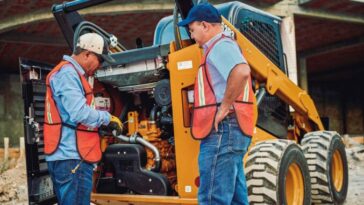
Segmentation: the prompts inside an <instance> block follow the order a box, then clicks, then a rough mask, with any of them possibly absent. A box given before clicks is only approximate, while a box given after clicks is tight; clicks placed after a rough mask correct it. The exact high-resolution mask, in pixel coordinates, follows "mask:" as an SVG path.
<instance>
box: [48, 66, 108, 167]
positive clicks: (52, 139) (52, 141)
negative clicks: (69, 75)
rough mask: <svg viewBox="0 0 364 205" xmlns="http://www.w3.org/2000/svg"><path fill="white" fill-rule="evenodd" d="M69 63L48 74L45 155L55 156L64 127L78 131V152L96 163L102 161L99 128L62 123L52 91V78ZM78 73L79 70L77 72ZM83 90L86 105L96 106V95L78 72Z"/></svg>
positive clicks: (90, 161) (83, 157) (55, 68)
mask: <svg viewBox="0 0 364 205" xmlns="http://www.w3.org/2000/svg"><path fill="white" fill-rule="evenodd" d="M68 63H69V62H67V61H62V62H60V63H59V64H58V65H57V66H56V67H54V68H53V70H52V71H51V72H50V73H49V74H48V76H47V78H46V85H47V90H46V98H45V104H46V106H45V115H44V128H43V134H44V153H45V154H48V155H51V154H53V153H54V152H55V151H56V150H57V148H58V146H59V143H60V141H61V137H62V126H66V127H69V128H72V129H75V130H76V144H77V151H78V153H79V155H80V157H81V159H83V160H85V161H86V162H89V163H95V162H98V161H100V159H101V149H100V138H99V134H98V129H97V128H89V127H87V126H84V125H82V124H78V125H77V126H76V127H74V126H72V125H68V124H65V123H63V122H62V119H61V117H60V114H59V111H58V109H57V105H56V103H55V101H54V99H53V96H52V94H53V93H52V89H51V86H50V81H49V80H50V77H51V76H52V75H53V74H54V73H56V72H58V71H59V70H60V69H62V67H63V66H64V65H66V64H68ZM76 71H77V70H76ZM77 73H78V75H79V77H80V80H81V83H82V87H83V90H84V92H85V97H86V104H87V105H89V106H91V107H92V106H94V95H93V92H92V89H91V87H90V85H89V83H88V82H87V80H86V78H85V77H84V76H83V75H81V74H80V73H79V72H78V71H77Z"/></svg>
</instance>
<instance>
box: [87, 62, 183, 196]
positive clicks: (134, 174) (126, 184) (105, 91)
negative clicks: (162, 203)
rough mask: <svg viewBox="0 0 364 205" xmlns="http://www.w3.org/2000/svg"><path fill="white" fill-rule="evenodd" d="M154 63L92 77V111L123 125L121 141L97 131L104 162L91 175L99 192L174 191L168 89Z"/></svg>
mask: <svg viewBox="0 0 364 205" xmlns="http://www.w3.org/2000/svg"><path fill="white" fill-rule="evenodd" d="M157 61H158V59H157V60H155V61H154V64H153V62H152V61H150V60H149V61H148V63H145V64H143V63H142V64H135V63H134V64H133V65H124V66H122V67H120V66H119V67H115V68H107V69H104V70H101V71H99V72H98V74H97V75H96V76H97V80H95V82H94V93H95V96H96V97H95V102H96V107H97V108H98V109H101V110H107V111H109V112H110V113H112V114H113V115H115V116H119V118H120V119H121V120H122V122H123V124H124V128H123V134H122V135H123V137H124V138H117V137H114V136H111V134H110V133H107V132H103V131H102V129H101V131H100V134H101V135H102V139H101V149H102V151H103V158H102V161H101V162H100V163H99V165H98V168H97V171H96V172H95V174H94V190H95V191H96V192H98V193H126V194H143V195H176V193H177V192H176V190H177V176H176V162H175V151H174V137H173V121H172V111H171V95H170V85H169V80H168V75H166V71H165V69H164V68H163V64H159V63H158V62H157ZM151 65H153V66H152V68H151V67H150V66H151ZM143 66H144V67H143ZM143 69H144V70H143ZM100 81H102V82H100Z"/></svg>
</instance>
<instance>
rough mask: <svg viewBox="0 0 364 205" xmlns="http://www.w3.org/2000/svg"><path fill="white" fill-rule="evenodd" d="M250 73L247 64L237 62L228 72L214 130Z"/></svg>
mask: <svg viewBox="0 0 364 205" xmlns="http://www.w3.org/2000/svg"><path fill="white" fill-rule="evenodd" d="M249 75H250V67H249V65H248V64H237V65H236V66H235V67H234V68H233V69H232V70H231V72H230V74H229V77H228V80H227V85H226V90H225V94H224V98H223V99H222V102H221V105H220V107H219V109H218V111H217V114H216V116H215V124H214V126H215V130H216V131H217V130H218V124H219V123H220V122H221V121H222V120H223V119H224V118H225V117H226V115H228V114H229V109H230V107H231V105H232V104H233V102H234V101H235V100H236V98H237V97H238V96H239V94H240V93H241V92H242V91H243V89H244V88H243V87H244V86H243V85H245V84H246V82H247V80H248V79H249Z"/></svg>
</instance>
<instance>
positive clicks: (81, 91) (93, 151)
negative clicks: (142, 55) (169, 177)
mask: <svg viewBox="0 0 364 205" xmlns="http://www.w3.org/2000/svg"><path fill="white" fill-rule="evenodd" d="M104 60H105V61H106V62H108V63H112V62H113V59H112V58H111V57H110V56H109V48H108V44H107V41H106V40H105V39H104V38H103V37H102V36H100V35H99V34H96V33H87V34H84V35H81V36H80V37H79V39H78V41H77V44H76V47H75V48H74V51H73V54H72V56H68V55H64V56H63V60H62V61H61V62H60V63H59V64H58V65H57V66H56V67H54V68H53V70H52V71H51V72H50V73H49V74H48V76H47V79H46V84H47V90H46V99H45V113H44V131H43V134H44V152H45V154H46V155H47V156H46V161H47V165H48V171H49V173H50V176H51V179H52V182H53V186H54V189H55V193H56V195H57V199H58V204H61V205H63V204H67V205H68V204H87V205H89V204H90V196H91V190H92V174H93V169H94V164H95V163H97V162H98V161H99V160H100V159H101V150H100V137H99V134H98V127H100V126H103V125H104V126H108V127H109V128H110V130H115V131H117V133H121V129H122V124H121V122H120V120H119V118H117V117H115V116H112V115H111V114H110V113H108V112H106V111H101V110H96V109H95V103H94V96H93V92H92V87H91V86H90V84H89V83H88V81H87V79H86V78H87V77H88V76H92V75H93V74H94V73H95V71H96V70H97V69H98V68H99V67H100V65H101V64H102V63H103V61H104Z"/></svg>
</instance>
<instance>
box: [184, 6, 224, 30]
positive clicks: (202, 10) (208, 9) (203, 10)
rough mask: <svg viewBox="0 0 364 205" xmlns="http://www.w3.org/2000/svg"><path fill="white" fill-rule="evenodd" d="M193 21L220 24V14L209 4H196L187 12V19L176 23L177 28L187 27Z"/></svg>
mask: <svg viewBox="0 0 364 205" xmlns="http://www.w3.org/2000/svg"><path fill="white" fill-rule="evenodd" d="M194 21H206V22H209V23H221V14H220V12H219V11H218V10H217V9H216V8H215V7H214V6H213V5H211V4H210V3H202V4H197V5H195V6H193V7H192V9H191V10H190V11H189V12H188V15H187V18H185V19H184V20H183V21H181V22H179V23H178V26H187V25H188V24H190V23H192V22H194Z"/></svg>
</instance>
